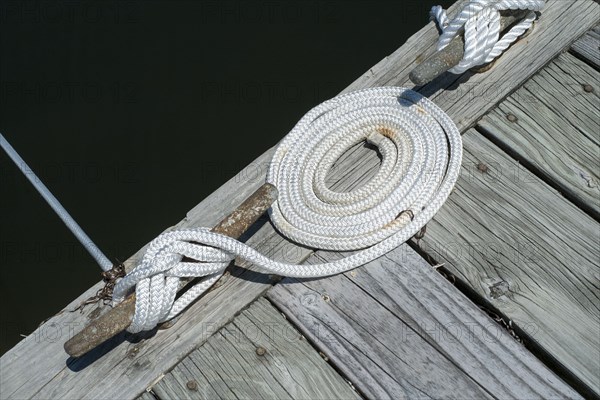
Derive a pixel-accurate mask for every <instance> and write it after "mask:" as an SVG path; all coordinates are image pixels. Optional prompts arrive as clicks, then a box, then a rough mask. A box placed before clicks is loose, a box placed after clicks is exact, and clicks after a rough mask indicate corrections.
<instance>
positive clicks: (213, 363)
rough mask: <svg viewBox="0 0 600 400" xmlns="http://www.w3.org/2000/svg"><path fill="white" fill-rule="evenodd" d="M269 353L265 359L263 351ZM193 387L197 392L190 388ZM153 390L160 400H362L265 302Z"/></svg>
mask: <svg viewBox="0 0 600 400" xmlns="http://www.w3.org/2000/svg"><path fill="white" fill-rule="evenodd" d="M259 348H262V349H264V350H265V353H264V354H262V355H259V353H257V349H259ZM188 382H194V383H195V384H196V385H197V386H196V387H194V386H192V390H190V389H189V387H188ZM152 390H153V391H154V393H156V395H157V396H158V397H159V398H160V399H165V400H166V399H184V398H185V399H216V398H232V399H359V398H360V396H359V395H358V393H357V392H356V391H354V390H353V389H352V387H351V386H350V384H349V383H348V382H347V381H345V380H344V378H342V377H341V376H340V375H339V374H338V373H337V372H336V371H335V370H334V369H333V368H332V367H331V365H329V364H328V363H327V362H326V361H325V360H324V359H323V358H322V357H321V356H320V355H319V353H318V352H317V351H316V350H315V349H314V348H313V347H312V346H311V345H310V344H309V343H308V342H307V340H306V339H305V338H304V337H303V336H302V335H301V334H300V333H299V332H298V331H297V330H296V329H295V328H294V327H293V326H292V325H291V324H290V323H289V322H288V321H287V320H286V319H285V318H284V317H283V316H282V315H281V313H280V312H279V311H278V310H277V309H275V308H274V307H273V306H272V305H271V304H270V303H269V302H268V301H267V300H265V299H264V298H259V299H258V300H257V301H256V302H254V303H253V304H252V305H251V306H250V307H249V308H248V309H246V310H244V311H243V312H242V313H241V314H240V315H238V316H237V317H236V318H235V319H234V320H233V321H232V322H231V323H229V324H228V325H226V326H225V327H223V328H222V329H221V330H220V331H219V332H217V333H216V334H215V335H213V336H212V337H211V338H210V339H209V340H208V341H207V342H206V343H204V344H203V345H202V346H201V347H200V348H199V349H197V350H195V351H193V352H192V353H191V354H190V355H189V356H188V357H186V358H185V359H183V360H182V361H181V363H179V364H177V365H176V366H175V368H174V369H173V370H172V371H170V372H169V373H168V374H166V375H165V377H164V378H162V379H161V380H160V381H159V382H158V383H157V384H156V385H154V386H153V388H152Z"/></svg>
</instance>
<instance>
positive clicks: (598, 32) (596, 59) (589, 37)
mask: <svg viewBox="0 0 600 400" xmlns="http://www.w3.org/2000/svg"><path fill="white" fill-rule="evenodd" d="M571 51H573V52H574V53H575V54H577V55H578V56H579V57H581V58H584V59H585V60H586V61H587V62H589V63H590V64H592V65H594V66H595V67H596V68H600V25H596V26H595V27H594V28H593V29H591V30H590V31H589V32H586V33H585V34H584V35H583V36H582V37H580V38H579V39H577V40H576V41H575V43H573V45H572V46H571Z"/></svg>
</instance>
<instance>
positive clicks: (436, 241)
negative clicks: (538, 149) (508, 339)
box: [420, 130, 600, 392]
mask: <svg viewBox="0 0 600 400" xmlns="http://www.w3.org/2000/svg"><path fill="white" fill-rule="evenodd" d="M463 139H464V158H463V167H462V171H461V177H460V179H459V181H458V183H457V185H456V187H455V190H454V193H453V194H452V195H451V196H450V198H449V200H448V202H447V203H446V204H445V205H444V207H443V208H442V209H441V210H440V212H438V214H436V216H435V217H434V219H433V220H432V221H431V222H430V223H429V224H428V226H427V234H426V235H425V238H424V239H423V240H421V242H420V243H421V249H422V250H423V251H424V252H426V253H427V254H428V255H430V256H431V257H432V258H433V259H434V260H436V261H437V262H441V263H445V266H446V268H449V269H450V270H451V271H452V272H453V273H455V274H456V275H457V276H459V277H460V278H461V279H462V280H463V281H466V282H468V284H469V285H470V286H471V287H472V288H473V289H474V290H475V291H477V292H478V293H479V294H480V295H481V296H484V297H485V298H486V299H487V300H489V301H490V302H491V303H492V304H493V305H494V306H495V307H496V308H497V309H499V310H500V311H501V312H503V313H504V314H505V315H507V316H508V317H509V318H510V319H512V320H513V322H514V323H516V324H517V325H518V326H520V327H521V328H523V329H524V330H525V331H526V332H527V333H528V334H529V336H531V337H532V339H533V340H535V341H536V342H537V343H538V344H539V345H541V346H542V347H543V348H544V349H546V351H547V352H548V353H550V354H552V355H553V356H554V357H555V358H556V359H557V360H558V361H559V362H560V363H561V364H562V365H563V366H564V367H565V368H567V369H569V370H570V371H571V372H573V373H574V374H575V375H576V376H577V377H579V379H581V380H582V381H583V382H584V383H585V384H587V385H588V386H589V387H591V388H592V389H593V390H594V391H596V392H598V389H599V387H600V382H599V379H600V335H599V333H600V291H599V290H598V288H599V287H600V245H599V244H600V243H599V242H600V225H599V224H598V223H597V222H596V221H595V220H593V219H592V218H591V217H590V216H588V215H587V214H585V213H584V212H583V211H581V210H580V209H579V208H577V207H576V206H575V205H573V204H572V203H570V202H569V201H568V200H566V199H565V198H564V197H562V196H561V195H560V194H559V193H558V192H556V191H555V190H554V189H552V188H550V187H549V186H548V185H546V184H545V183H544V182H542V181H541V180H540V179H539V178H537V177H536V176H535V175H533V174H532V173H531V172H529V171H527V170H525V169H524V168H523V167H522V166H521V165H520V164H519V163H518V162H517V161H515V160H514V159H511V158H509V157H508V156H507V155H506V154H505V153H503V152H501V151H500V150H499V149H498V148H497V147H496V146H494V145H493V144H492V143H491V142H489V141H487V140H486V139H484V138H483V137H482V135H481V134H479V133H478V132H476V131H475V130H470V131H469V132H467V133H466V134H465V135H464V136H463ZM482 166H485V168H482Z"/></svg>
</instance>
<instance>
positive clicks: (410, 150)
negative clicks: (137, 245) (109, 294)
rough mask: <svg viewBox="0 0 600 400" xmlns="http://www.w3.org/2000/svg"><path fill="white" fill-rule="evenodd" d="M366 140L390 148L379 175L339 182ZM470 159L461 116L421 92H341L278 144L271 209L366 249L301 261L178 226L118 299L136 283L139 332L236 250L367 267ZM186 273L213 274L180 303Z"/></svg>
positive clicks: (318, 267) (280, 221)
mask: <svg viewBox="0 0 600 400" xmlns="http://www.w3.org/2000/svg"><path fill="white" fill-rule="evenodd" d="M364 141H367V142H370V143H372V144H373V145H375V146H377V148H378V150H379V152H380V154H381V156H382V161H381V165H380V168H379V170H378V171H377V172H376V174H375V176H374V177H373V179H372V180H371V181H370V182H369V183H367V184H365V185H364V186H362V187H360V188H358V189H356V190H354V191H351V192H344V193H341V192H339V193H338V192H334V191H332V190H330V189H329V188H328V187H327V185H326V184H325V177H326V176H327V173H328V172H329V171H330V170H331V169H332V168H333V166H334V163H335V161H336V160H337V159H338V158H339V157H340V156H341V155H342V154H343V153H344V152H346V151H347V150H348V149H349V148H351V147H353V146H354V145H356V144H360V143H362V142H364ZM461 158H462V143H461V137H460V133H459V131H458V129H457V128H456V126H455V125H454V123H453V122H452V120H451V119H450V118H449V117H448V116H447V115H446V114H445V113H444V112H443V111H442V110H441V109H440V108H438V107H437V106H436V105H435V104H434V103H433V102H431V101H430V100H428V99H427V98H425V97H423V96H421V95H419V94H418V93H416V92H413V91H411V90H409V89H404V88H395V87H382V88H371V89H365V90H361V91H357V92H353V93H348V94H344V95H341V96H338V97H336V98H333V99H331V100H329V101H326V102H324V103H322V104H320V105H319V106H317V107H316V108H314V109H312V110H311V111H310V112H308V113H307V114H306V115H305V116H304V117H303V118H302V119H301V120H300V121H299V122H298V124H297V125H296V126H295V127H294V129H293V130H292V131H291V132H290V133H289V134H288V135H287V136H286V137H285V138H284V139H283V140H282V141H281V143H280V144H279V146H278V148H277V150H276V152H275V155H274V156H273V159H272V161H271V164H270V167H269V172H268V175H267V181H268V182H269V183H272V184H273V185H275V186H276V187H277V188H278V190H279V198H278V200H277V202H275V203H274V204H273V206H272V208H271V209H270V217H271V220H272V222H273V224H274V225H275V226H276V227H277V229H278V230H279V231H280V232H281V233H282V234H283V235H285V236H286V237H288V238H289V239H292V240H293V241H295V242H297V243H301V244H303V245H306V246H310V247H315V248H320V249H329V250H359V249H360V251H358V252H356V253H354V254H352V255H350V256H348V257H346V258H343V259H340V260H338V261H335V262H331V263H324V264H314V265H294V264H286V263H282V262H278V261H275V260H271V259H269V258H267V257H265V256H264V255H262V254H260V253H259V252H257V251H256V250H254V249H252V248H251V247H249V246H247V245H245V244H243V243H241V242H239V241H237V240H235V239H232V238H229V237H227V236H224V235H221V234H217V233H213V232H211V231H210V230H209V229H208V228H195V229H185V230H179V231H173V232H168V233H165V234H162V235H160V236H159V237H157V238H156V239H155V240H154V241H152V243H151V244H150V246H149V247H148V249H147V251H146V253H145V255H144V257H143V259H142V261H141V263H140V264H139V265H138V266H137V267H136V268H135V269H134V270H133V271H131V272H130V273H129V274H128V275H127V276H126V277H125V278H123V279H122V280H120V281H119V282H118V283H117V285H116V287H115V290H114V300H115V301H116V302H119V301H121V300H123V299H124V297H125V296H126V295H127V293H128V291H129V290H130V289H131V288H132V287H134V286H135V287H136V310H135V316H134V318H133V321H132V324H131V326H130V327H129V329H128V330H129V331H130V332H138V331H142V330H148V329H152V328H154V327H155V326H156V324H158V323H159V322H161V321H165V320H168V319H170V318H172V317H174V316H176V315H177V314H178V313H179V312H181V311H182V310H183V309H184V308H185V307H187V306H188V305H189V304H190V303H191V302H192V301H193V300H194V299H196V298H197V297H198V296H200V295H201V294H202V293H203V292H205V291H206V290H207V289H208V288H209V287H210V286H211V285H212V284H213V283H215V282H216V281H217V280H218V279H219V278H220V277H221V275H222V274H223V271H224V270H225V268H226V267H227V265H228V264H229V263H230V261H231V260H233V259H234V258H235V257H240V258H242V259H244V260H247V261H249V262H251V263H252V264H254V265H255V266H257V267H258V268H260V269H261V270H262V271H264V272H266V273H271V274H276V275H282V276H291V277H301V278H308V277H323V276H328V275H333V274H337V273H341V272H345V271H348V270H350V269H353V268H356V267H358V266H361V265H364V264H366V263H368V262H369V261H372V260H374V259H376V258H378V257H380V256H382V255H383V254H385V253H387V252H389V251H391V250H392V249H394V248H396V247H398V246H399V245H401V244H402V243H404V242H405V241H406V240H408V239H409V238H410V237H412V236H413V235H415V233H417V232H418V231H419V230H420V229H421V228H422V227H423V226H424V225H425V224H426V223H427V222H428V221H429V220H430V219H431V218H432V217H433V215H434V214H435V213H436V212H437V211H438V210H439V208H440V207H441V206H442V204H443V203H444V201H445V200H446V198H447V197H448V195H449V194H450V192H451V190H452V188H453V187H454V184H455V182H456V180H457V178H458V175H459V171H460V163H461ZM192 242H193V243H192ZM198 243H202V245H201V244H198ZM183 257H187V258H191V259H193V260H197V261H198V262H184V261H182V260H183ZM183 277H204V278H203V280H202V281H201V282H200V283H199V284H197V285H196V286H194V287H192V288H190V289H189V290H188V291H186V292H185V293H184V294H183V295H182V296H181V297H179V298H178V299H177V300H176V301H175V295H176V293H177V290H178V285H179V280H180V278H183Z"/></svg>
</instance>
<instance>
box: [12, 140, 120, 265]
mask: <svg viewBox="0 0 600 400" xmlns="http://www.w3.org/2000/svg"><path fill="white" fill-rule="evenodd" d="M0 147H2V148H3V149H4V151H5V152H6V154H8V156H9V157H10V159H11V160H12V161H13V162H14V163H15V165H16V166H17V168H19V169H20V170H21V172H22V173H23V175H25V177H26V178H27V179H28V180H29V182H31V184H32V185H33V187H34V188H35V189H36V190H37V191H38V193H39V194H40V195H41V196H42V198H43V199H44V200H46V203H48V205H49V206H50V207H51V208H52V209H53V210H54V212H55V213H56V215H58V217H59V218H60V219H61V220H62V222H63V223H64V224H65V225H66V226H67V228H69V230H70V231H71V232H72V233H73V235H75V237H76V238H77V240H79V243H81V244H82V245H83V247H85V249H86V250H87V251H88V253H90V255H91V256H92V257H93V258H94V260H96V262H97V263H98V265H99V266H100V268H102V270H104V271H108V270H110V269H111V268H112V267H113V263H112V262H111V261H110V260H109V259H108V257H106V256H105V255H104V253H102V251H101V250H100V249H99V248H98V246H96V244H95V243H94V242H93V241H92V239H90V237H89V236H88V235H87V234H86V233H85V232H84V230H83V229H82V228H81V226H79V224H78V223H77V222H75V220H74V219H73V217H71V214H69V212H68V211H67V210H66V209H65V208H64V207H63V206H62V204H60V201H58V199H57V198H56V197H54V195H53V194H52V192H50V190H49V189H48V188H47V187H46V185H44V183H43V182H42V181H41V180H40V178H38V177H37V175H36V174H35V173H34V172H33V170H32V169H31V168H29V165H27V163H26V162H25V160H23V159H22V158H21V156H20V155H19V153H17V151H16V150H15V149H14V148H13V147H12V146H11V145H10V143H8V140H6V139H5V138H4V136H3V135H2V134H1V133H0Z"/></svg>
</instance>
